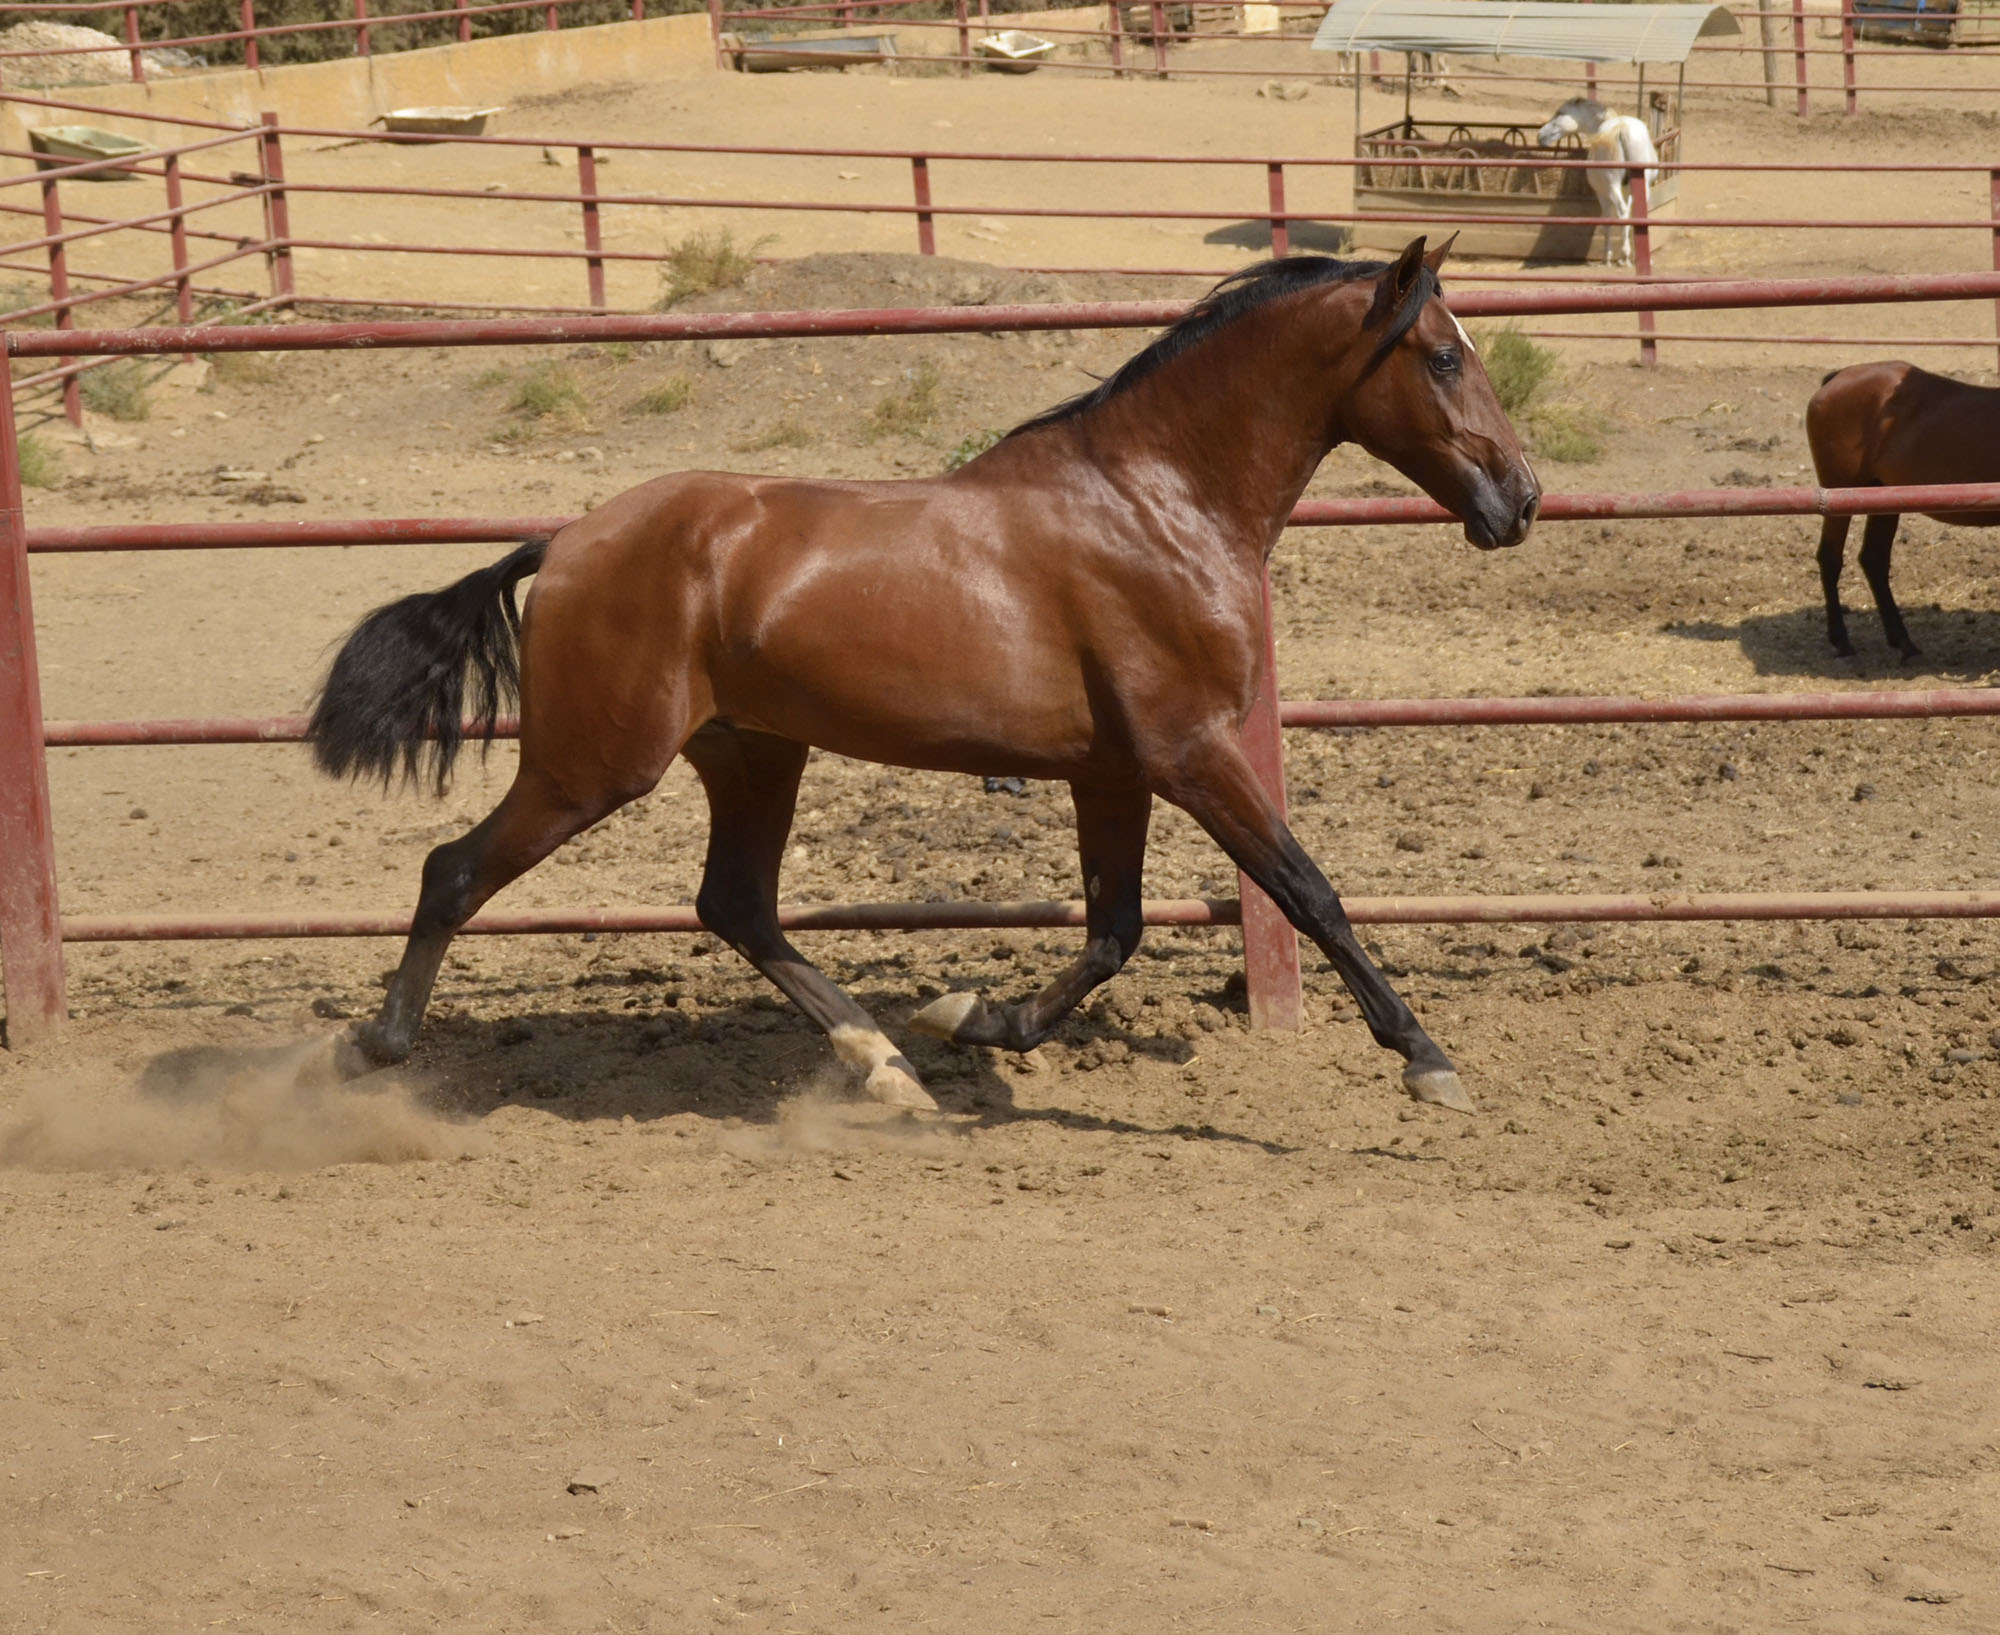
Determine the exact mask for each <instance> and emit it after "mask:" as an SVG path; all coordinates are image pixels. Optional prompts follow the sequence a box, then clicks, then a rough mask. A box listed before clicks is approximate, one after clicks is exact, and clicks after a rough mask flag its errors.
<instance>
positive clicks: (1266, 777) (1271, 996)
mask: <svg viewBox="0 0 2000 1635" xmlns="http://www.w3.org/2000/svg"><path fill="white" fill-rule="evenodd" d="M1263 670H1264V673H1263V674H1262V676H1260V677H1259V678H1258V682H1257V701H1256V702H1255V703H1254V704H1252V705H1251V706H1250V714H1249V716H1248V718H1247V719H1246V720H1245V721H1244V723H1243V753H1244V755H1245V756H1246V757H1247V758H1248V759H1249V762H1250V769H1251V770H1252V771H1253V772H1255V773H1256V774H1257V781H1258V782H1259V783H1261V784H1262V785H1263V786H1264V793H1265V794H1267V795H1269V796H1270V797H1271V801H1272V804H1273V805H1275V806H1276V807H1277V809H1278V816H1279V817H1283V816H1284V815H1285V743H1284V736H1283V734H1282V733H1281V732H1280V731H1279V728H1278V649H1277V641H1276V639H1275V637H1274V636H1273V634H1272V631H1271V575H1270V573H1269V571H1268V570H1267V571H1266V572H1265V574H1264V667H1263ZM1237 881H1238V889H1239V891H1240V893H1241V895H1242V901H1243V977H1244V981H1245V983H1246V984H1247V987H1248V997H1249V1000H1250V1025H1251V1026H1252V1027H1253V1028H1273V1029H1277V1030H1279V1031H1282V1032H1286V1033H1296V1032H1297V1031H1298V1030H1299V1028H1300V1027H1301V1026H1302V1025H1303V1024H1304V1021H1305V1004H1304V993H1303V990H1302V988H1301V986H1300V979H1299V934H1298V932H1297V931H1295V930H1294V929H1293V928H1292V922H1291V921H1290V920H1288V919H1286V918H1285V916H1284V911H1283V910H1281V909H1280V908H1279V907H1278V905H1277V904H1276V903H1274V902H1272V901H1271V899H1270V898H1269V897H1266V896H1265V895H1264V893H1263V890H1262V889H1261V888H1260V887H1258V886H1257V885H1256V884H1254V883H1253V882H1252V881H1251V879H1250V877H1249V876H1248V875H1246V874H1240V873H1239V874H1238V876H1237Z"/></svg>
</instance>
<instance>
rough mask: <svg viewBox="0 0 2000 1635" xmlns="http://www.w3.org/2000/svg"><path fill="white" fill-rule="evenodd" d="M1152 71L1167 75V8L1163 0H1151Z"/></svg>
mask: <svg viewBox="0 0 2000 1635" xmlns="http://www.w3.org/2000/svg"><path fill="white" fill-rule="evenodd" d="M1152 13H1153V72H1154V73H1156V74H1158V75H1159V76H1160V78H1161V79H1165V78H1166V77H1167V8H1166V6H1165V4H1164V3H1163V0H1152Z"/></svg>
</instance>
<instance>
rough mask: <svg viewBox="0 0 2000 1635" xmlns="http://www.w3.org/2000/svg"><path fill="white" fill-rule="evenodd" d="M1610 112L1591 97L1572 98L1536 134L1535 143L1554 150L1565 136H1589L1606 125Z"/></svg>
mask: <svg viewBox="0 0 2000 1635" xmlns="http://www.w3.org/2000/svg"><path fill="white" fill-rule="evenodd" d="M1608 112H1609V111H1608V110H1607V109H1606V108H1605V106H1604V104H1603V103H1601V102H1593V101H1591V100H1590V98H1589V97H1571V98H1570V99H1569V101H1567V102H1565V103H1564V104H1563V105H1562V106H1561V107H1560V108H1558V109H1556V111H1555V112H1554V113H1553V114H1552V115H1551V116H1550V117H1549V122H1548V123H1547V124H1546V125H1544V126H1543V127H1542V128H1541V129H1540V130H1539V131H1537V132H1536V133H1535V141H1536V143H1537V144H1538V145H1540V146H1542V147H1545V148H1552V147H1554V146H1555V145H1556V144H1557V143H1558V142H1560V141H1561V140H1562V139H1563V138H1564V137H1565V136H1575V137H1585V136H1589V135H1591V134H1592V133H1593V132H1595V131H1596V130H1597V128H1598V127H1599V126H1600V125H1602V124H1603V123H1604V121H1605V119H1606V118H1607V117H1608Z"/></svg>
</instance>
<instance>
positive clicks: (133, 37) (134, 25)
mask: <svg viewBox="0 0 2000 1635" xmlns="http://www.w3.org/2000/svg"><path fill="white" fill-rule="evenodd" d="M125 43H126V44H127V45H128V46H130V47H131V48H132V50H131V57H132V78H133V79H135V80H137V81H138V82H139V83H140V84H141V85H144V84H145V83H146V54H145V52H143V51H141V50H140V49H139V8H138V7H137V6H127V7H126V8H125Z"/></svg>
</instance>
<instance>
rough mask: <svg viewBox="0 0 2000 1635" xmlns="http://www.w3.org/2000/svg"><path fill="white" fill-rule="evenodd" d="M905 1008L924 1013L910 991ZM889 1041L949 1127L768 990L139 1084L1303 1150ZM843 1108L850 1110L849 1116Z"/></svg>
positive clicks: (889, 1012)
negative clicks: (913, 1108)
mask: <svg viewBox="0 0 2000 1635" xmlns="http://www.w3.org/2000/svg"><path fill="white" fill-rule="evenodd" d="M857 997H858V998H861V999H862V1002H863V1003H864V1004H867V1005H869V1008H870V1009H871V1010H872V1011H873V1012H874V1013H875V1014H876V1015H878V1016H881V1017H883V1018H884V1020H885V1021H887V1020H889V1019H890V1018H891V1017H895V1018H896V1019H897V1020H898V1021H900V1012H899V1011H898V1010H897V1001H896V1000H894V999H892V998H891V997H890V996H889V995H887V994H882V995H872V996H864V995H861V994H857ZM1202 997H1212V996H1202ZM1213 997H1219V996H1213ZM901 1003H902V1008H903V1009H914V1008H915V1007H914V1006H911V1005H910V1004H909V1003H908V998H907V996H906V995H905V996H901ZM892 1032H893V1033H894V1034H896V1035H898V1036H900V1038H901V1041H902V1044H903V1049H904V1052H905V1054H906V1055H907V1056H908V1057H909V1059H910V1062H911V1065H912V1066H913V1067H915V1068H916V1070H917V1073H918V1076H919V1077H920V1078H922V1080H923V1081H924V1084H925V1086H926V1087H927V1088H928V1089H929V1090H930V1092H931V1094H932V1095H933V1096H934V1097H935V1098H936V1100H937V1103H938V1107H939V1111H940V1112H941V1113H942V1114H943V1115H944V1117H943V1119H941V1120H936V1121H933V1120H930V1119H927V1118H924V1117H919V1116H913V1115H908V1114H903V1115H897V1114H895V1113H894V1112H893V1111H892V1110H891V1109H888V1108H884V1107H878V1106H877V1105H876V1104H875V1103H873V1102H869V1101H865V1100H858V1099H856V1097H855V1094H854V1086H853V1084H852V1075H851V1074H850V1073H849V1072H848V1071H847V1070H846V1069H844V1068H842V1067H841V1066H840V1065H839V1063H838V1062H837V1061H836V1060H835V1058H834V1055H833V1052H832V1049H831V1047H830V1046H829V1045H828V1043H827V1041H826V1038H825V1036H824V1035H823V1034H821V1033H820V1032H819V1030H818V1029H816V1028H815V1027H813V1026H812V1024H811V1023H810V1022H808V1021H807V1020H806V1019H805V1018H804V1017H803V1016H801V1015H799V1014H798V1013H797V1012H795V1011H793V1010H792V1009H791V1008H790V1007H789V1006H787V1005H785V1004H783V1003H782V1002H780V1001H776V1000H773V999H769V998H766V997H765V996H762V995H760V996H757V997H756V998H755V999H752V1000H750V1001H748V1002H745V1003H739V1004H735V1005H729V1006H723V1007H718V1008H715V1009H712V1010H706V1011H704V1012H702V1013H701V1014H700V1015H699V1016H698V1017H694V1016H688V1015H683V1014H682V1013H681V1012H680V1011H679V1010H678V1009H677V1008H658V1009H646V1008H642V1009H639V1010H623V1009H620V1010H609V1009H584V1010H570V1011H560V1012H554V1011H539V1010H532V1009H530V1010H526V1011H524V1012H523V1014H520V1015H516V1016H505V1017H500V1018H498V1019H475V1018H472V1017H467V1016H462V1015H461V1016H452V1015H444V1016H433V1017H432V1018H431V1020H430V1021H429V1022H427V1023H426V1025H425V1029H424V1033H423V1035H422V1037H421V1038H420V1040H419V1042H418V1046H417V1050H416V1052H415V1054H414V1055H413V1056H412V1058H411V1060H410V1061H409V1062H408V1063H407V1064H404V1065H403V1066H400V1067H398V1068H395V1069H391V1070H386V1071H384V1072H380V1073H368V1074H363V1075H362V1076H361V1077H358V1078H353V1079H345V1080H343V1079H342V1078H341V1076H340V1073H339V1071H338V1070H337V1068H336V1067H335V1065H334V1064H335V1059H336V1058H335V1051H334V1047H333V1045H332V1044H331V1039H332V1034H331V1032H329V1033H328V1034H325V1035H321V1036H318V1037H315V1038H310V1039H306V1040H291V1041H287V1042H283V1043H274V1044H249V1043H246V1044H242V1045H197V1046H192V1047H185V1048H181V1049H177V1050H172V1051H167V1052H164V1053H162V1054H160V1055H158V1056H155V1057H153V1058H152V1059H151V1060H150V1061H148V1062H147V1063H146V1064H145V1065H144V1066H143V1068H142V1069H141V1071H140V1073H139V1076H138V1086H137V1087H138V1090H139V1092H140V1094H142V1095H143V1096H146V1097H148V1098H149V1099H152V1100H154V1101H156V1102H162V1103H168V1104H173V1105H176V1106H180V1107H185V1108H188V1109H189V1110H194V1109H196V1108H197V1107H199V1106H200V1105H201V1104H203V1103H206V1102H210V1101H214V1100H218V1099H220V1098H222V1097H224V1096H226V1095H228V1094H231V1093H232V1092H234V1091H235V1090H237V1089H240V1087H241V1085H242V1084H243V1083H244V1082H245V1079H246V1077H248V1078H254V1079H258V1080H262V1081H266V1082H275V1081H277V1080H280V1079H282V1080H283V1081H284V1088H285V1089H286V1090H287V1091H289V1092H296V1093H297V1094H300V1095H303V1096H308V1097H317V1098H325V1097H327V1096H329V1095H332V1094H334V1093H336V1092H337V1093H341V1094H350V1095H366V1094H370V1093H372V1092H379V1091H384V1090H387V1089H389V1088H391V1087H392V1086H393V1087H395V1088H397V1089H399V1090H401V1091H403V1092H405V1093H406V1094H407V1095H408V1096H409V1097H410V1099H411V1101H412V1102H413V1103H414V1104H415V1105H416V1106H417V1107H418V1108H420V1109H421V1110H423V1111H425V1112H428V1113H431V1114H433V1115H435V1116H437V1117H439V1118H442V1119H447V1120H450V1121H453V1122H456V1123H464V1124H474V1125H476V1124H482V1123H484V1122H486V1121H487V1120H489V1119H491V1118H492V1117H493V1116H494V1115H495V1114H497V1113H498V1112H500V1111H501V1110H502V1109H503V1108H508V1107H529V1108H536V1109H539V1110H541V1111H543V1112H547V1113H551V1114H554V1115H555V1116H556V1117H559V1118H563V1119H567V1120H569V1121H571V1122H573V1123H577V1124H585V1125H587V1124H619V1123H622V1122H623V1121H624V1120H626V1119H628V1118H629V1119H631V1120H632V1121H633V1122H634V1123H635V1124H650V1123H653V1122H656V1121H658V1120H661V1119H668V1118H674V1117H676V1116H679V1115H683V1114H690V1113H691V1114H694V1115H696V1116H697V1117H700V1118H703V1119H707V1120H710V1121H712V1122H714V1123H716V1124H720V1125H732V1126H733V1125H739V1124H740V1125H749V1126H767V1127H776V1126H780V1125H782V1124H784V1123H785V1122H786V1121H787V1120H788V1118H792V1117H793V1116H794V1110H795V1109H796V1107H797V1106H798V1104H799V1103H800V1102H801V1101H802V1100H803V1101H805V1102H809V1103H812V1104H814V1105H817V1106H820V1107H823V1108H827V1109H832V1110H833V1111H832V1113H831V1122H832V1123H834V1124H835V1125H838V1124H839V1123H841V1122H843V1121H849V1122H853V1123H854V1124H855V1126H856V1127H857V1129H858V1128H859V1127H860V1126H861V1125H862V1124H864V1123H869V1124H873V1125H879V1126H881V1127H883V1128H884V1129H888V1128H891V1127H893V1129H894V1130H895V1131H898V1132H901V1133H903V1134H908V1135H915V1134H919V1133H934V1134H940V1135H949V1134H951V1133H955V1132H960V1131H963V1130H966V1129H968V1128H1000V1127H1004V1126H1007V1125H1012V1124H1031V1123H1040V1124H1049V1125H1052V1126H1054V1127H1056V1128H1058V1129H1062V1130H1068V1131H1074V1132H1077V1133H1080V1134H1084V1133H1089V1134H1111V1135H1134V1136H1145V1137H1154V1138H1165V1137H1168V1136H1178V1137H1181V1138H1183V1139H1191V1140H1201V1141H1213V1142H1218V1143H1224V1144H1231V1145H1241V1146H1245V1147H1255V1148H1257V1149H1259V1150H1260V1151H1263V1152H1267V1153H1274V1154H1275V1153H1284V1152H1289V1151H1291V1150H1292V1149H1291V1148H1290V1147H1289V1146H1288V1145H1287V1144H1285V1143H1282V1142H1277V1141H1272V1140H1269V1139H1267V1138H1264V1137H1261V1136H1258V1135H1254V1134H1250V1133H1248V1132H1244V1131H1237V1130H1226V1129H1221V1128H1218V1127H1216V1126H1215V1125H1213V1124H1202V1125H1198V1126H1197V1125H1189V1124H1180V1123H1177V1124H1148V1123H1143V1122H1138V1121H1134V1120H1130V1119H1124V1118H1115V1117H1105V1116H1101V1115H1097V1114H1090V1113H1082V1112H1077V1111H1074V1110H1072V1109H1069V1108H1064V1107H1062V1106H1058V1105H1050V1106H1023V1105H1021V1103H1020V1102H1019V1101H1017V1099H1016V1090H1017V1087H1018V1083H1019V1082H1020V1081H1017V1080H1015V1079H1013V1078H1010V1077H1009V1076H1007V1075H1004V1074H1002V1073H1001V1072H1000V1071H999V1063H1000V1061H1001V1060H1002V1054H1001V1053H999V1052H994V1051H987V1050H983V1049H968V1048H965V1047H961V1046H956V1045H951V1044H947V1043H945V1042H943V1041H941V1040H933V1039H928V1038H924V1037H922V1036H920V1035H910V1034H909V1033H908V1032H907V1030H905V1029H903V1028H901V1027H900V1026H898V1027H894V1028H893V1029H892ZM1057 1037H1058V1038H1059V1039H1060V1040H1061V1041H1062V1042H1063V1043H1064V1044H1065V1045H1067V1046H1069V1047H1072V1048H1073V1049H1076V1050H1077V1051H1078V1052H1079V1053H1080V1054H1082V1055H1083V1056H1085V1057H1086V1058H1088V1057H1089V1056H1090V1054H1091V1047H1093V1046H1097V1047H1100V1049H1102V1047H1106V1046H1121V1047H1123V1051H1124V1052H1125V1053H1128V1054H1129V1055H1131V1056H1133V1057H1139V1058H1146V1059H1150V1060H1156V1061H1162V1062H1167V1063H1178V1062H1185V1061H1189V1060H1192V1058H1193V1056H1194V1047H1193V1046H1192V1045H1190V1044H1188V1043H1187V1041H1185V1040H1183V1039H1181V1038H1179V1037H1177V1036H1172V1035H1156V1034H1149V1033H1145V1032H1142V1031H1138V1030H1134V1029H1128V1028H1126V1027H1124V1026H1122V1025H1121V1024H1119V1023H1118V1022H1116V1021H1115V1020H1112V1019H1110V1018H1108V1017H1107V1018H1105V1019H1103V1020H1090V1019H1087V1018H1085V1017H1082V1016H1076V1017H1072V1018H1071V1019H1070V1020H1069V1021H1068V1022H1066V1023H1065V1024H1064V1026H1063V1027H1062V1028H1061V1029H1060V1030H1059V1032H1058V1035H1057ZM1044 1076H1045V1077H1048V1079H1049V1082H1050V1083H1051V1084H1054V1083H1058V1082H1060V1080H1058V1079H1056V1078H1055V1077H1054V1076H1053V1075H1046V1074H1045V1075H1044ZM1025 1082H1026V1083H1028V1084H1031V1085H1032V1084H1035V1083H1038V1082H1040V1079H1039V1078H1031V1079H1028V1080H1026V1081H1025ZM843 1106H845V1107H848V1108H850V1109H852V1111H851V1112H850V1113H849V1114H847V1115H845V1118H843V1115H842V1114H841V1113H840V1112H839V1109H840V1108H842V1107H843Z"/></svg>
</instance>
